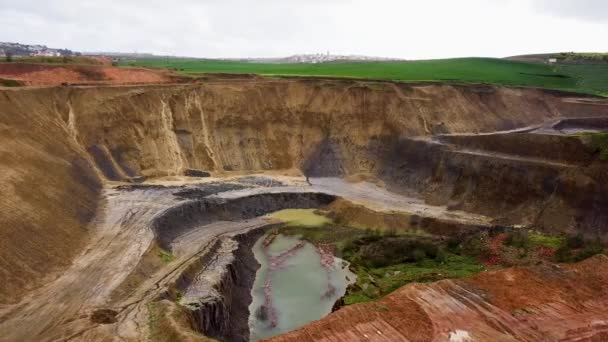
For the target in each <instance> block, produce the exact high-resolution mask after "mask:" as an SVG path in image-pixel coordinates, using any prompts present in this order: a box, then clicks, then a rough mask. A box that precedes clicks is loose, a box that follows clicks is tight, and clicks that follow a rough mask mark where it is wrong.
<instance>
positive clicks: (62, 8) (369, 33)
mask: <svg viewBox="0 0 608 342" xmlns="http://www.w3.org/2000/svg"><path fill="white" fill-rule="evenodd" d="M605 3H606V2H605V1H603V0H576V1H575V0H554V1H548V0H506V1H497V0H485V1H482V0H460V1H447V0H446V1H440V0H401V1H399V0H374V1H369V0H306V1H304V0H301V1H300V0H257V1H247V0H179V1H177V0H174V1H160V0H145V1H144V0H123V1H118V0H106V1H91V0H47V1H41V0H20V1H7V0H0V27H1V28H2V29H1V30H0V41H18V42H23V43H41V44H46V45H49V46H52V47H66V48H70V49H74V50H80V51H123V52H133V51H139V52H154V53H158V54H172V55H189V56H199V57H268V56H284V55H289V54H294V53H308V52H324V51H327V50H329V51H331V52H332V53H340V54H365V55H375V56H389V57H403V58H412V59H414V58H440V57H456V56H496V57H500V56H507V55H514V54H521V53H534V52H550V51H598V50H605V49H606V46H605V44H604V42H605V37H606V36H608V20H606V19H608V17H607V16H606V13H607V7H608V5H605ZM602 19H604V20H602Z"/></svg>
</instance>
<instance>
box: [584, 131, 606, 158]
mask: <svg viewBox="0 0 608 342" xmlns="http://www.w3.org/2000/svg"><path fill="white" fill-rule="evenodd" d="M585 135H586V136H588V137H590V138H591V148H593V149H594V150H595V151H596V152H597V153H599V155H600V159H601V160H608V133H606V132H601V133H585Z"/></svg>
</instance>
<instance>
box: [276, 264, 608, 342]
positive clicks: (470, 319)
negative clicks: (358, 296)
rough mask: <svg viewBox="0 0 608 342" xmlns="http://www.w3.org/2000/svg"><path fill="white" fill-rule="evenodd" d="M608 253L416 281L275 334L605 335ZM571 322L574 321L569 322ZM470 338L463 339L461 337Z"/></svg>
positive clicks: (323, 337)
mask: <svg viewBox="0 0 608 342" xmlns="http://www.w3.org/2000/svg"><path fill="white" fill-rule="evenodd" d="M607 270H608V257H606V256H604V255H600V256H596V257H593V258H591V259H588V260H586V261H584V262H581V263H579V264H574V265H567V266H560V267H558V266H538V267H533V268H518V267H516V268H512V269H507V270H502V271H496V272H484V273H481V274H479V275H477V276H475V277H473V278H469V279H464V280H443V281H439V282H436V283H431V284H412V285H407V286H405V287H402V288H400V289H399V290H397V291H395V292H393V293H391V294H390V295H388V296H386V297H385V298H383V299H381V300H379V301H377V302H373V303H364V304H356V305H351V306H347V307H345V308H342V309H340V310H338V311H337V312H334V313H332V314H330V315H329V316H327V317H325V318H323V319H321V320H319V321H316V322H313V323H311V324H310V325H308V326H306V327H304V328H302V329H299V330H296V331H294V332H291V333H288V334H285V335H282V336H278V337H275V338H272V339H270V341H370V340H372V341H447V340H455V338H456V337H459V336H460V337H466V338H465V339H464V340H475V341H511V340H516V341H603V340H605V339H607V338H608V320H606V319H602V318H601V317H604V318H605V317H608V305H607V304H608V285H607V284H608V272H606V271H607ZM566 322H567V323H566ZM461 340H462V339H461Z"/></svg>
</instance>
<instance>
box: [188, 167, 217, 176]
mask: <svg viewBox="0 0 608 342" xmlns="http://www.w3.org/2000/svg"><path fill="white" fill-rule="evenodd" d="M184 176H188V177H211V174H210V173H209V172H207V171H203V170H196V169H186V170H184Z"/></svg>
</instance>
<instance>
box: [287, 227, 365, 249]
mask: <svg viewBox="0 0 608 342" xmlns="http://www.w3.org/2000/svg"><path fill="white" fill-rule="evenodd" d="M280 232H281V234H285V235H298V236H301V237H302V239H304V240H306V241H308V242H310V243H312V244H315V245H316V244H320V243H324V244H327V243H333V244H336V246H337V247H338V249H340V250H341V249H342V248H343V246H344V245H345V244H347V241H350V240H351V239H354V238H360V237H363V236H365V235H366V234H367V232H366V231H364V230H361V229H357V228H352V227H344V226H340V225H334V224H329V225H325V226H323V227H301V226H286V227H283V228H281V229H280Z"/></svg>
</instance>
